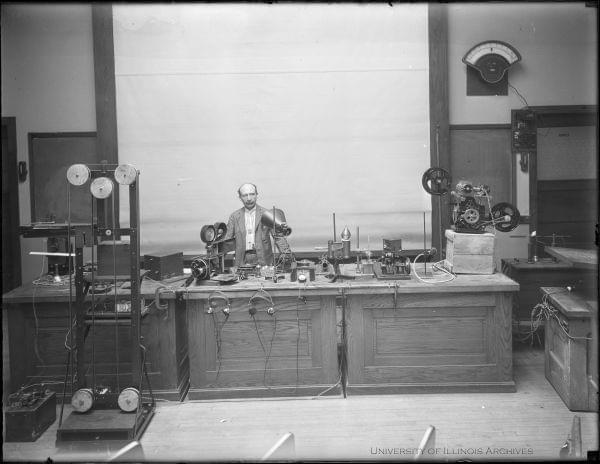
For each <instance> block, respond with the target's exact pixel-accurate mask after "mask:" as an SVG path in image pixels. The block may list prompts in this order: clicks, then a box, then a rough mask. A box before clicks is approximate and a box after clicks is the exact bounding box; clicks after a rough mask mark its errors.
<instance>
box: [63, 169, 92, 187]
mask: <svg viewBox="0 0 600 464" xmlns="http://www.w3.org/2000/svg"><path fill="white" fill-rule="evenodd" d="M89 178H90V169H89V168H88V167H87V166H86V165H85V164H73V165H72V166H71V167H69V169H67V180H68V181H69V183H70V184H72V185H83V184H85V183H86V182H87V181H88V179H89Z"/></svg>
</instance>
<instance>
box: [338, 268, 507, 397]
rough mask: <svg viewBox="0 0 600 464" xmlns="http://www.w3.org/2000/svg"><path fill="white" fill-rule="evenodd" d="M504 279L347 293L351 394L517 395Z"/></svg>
mask: <svg viewBox="0 0 600 464" xmlns="http://www.w3.org/2000/svg"><path fill="white" fill-rule="evenodd" d="M517 289H518V286H517V284H516V283H514V282H513V281H512V280H510V279H508V278H507V277H505V276H503V275H502V274H494V275H469V276H459V277H458V278H457V279H456V280H454V281H453V282H449V283H445V284H438V285H435V286H434V285H423V284H422V283H419V282H413V281H402V282H398V288H397V290H396V292H397V295H396V304H395V305H394V296H393V294H392V293H393V292H391V291H390V289H389V288H387V289H386V288H378V289H376V290H375V289H370V290H366V289H365V290H363V291H362V292H361V291H360V290H358V289H352V290H349V291H348V295H347V309H346V325H347V331H348V386H347V391H348V394H349V395H351V394H355V393H358V394H375V393H421V392H429V391H431V392H448V391H456V392H470V391H474V392H477V391H488V392H489V391H494V392H498V391H501V392H514V391H515V383H514V379H513V368H512V332H511V310H512V293H513V292H515V291H516V290H517Z"/></svg>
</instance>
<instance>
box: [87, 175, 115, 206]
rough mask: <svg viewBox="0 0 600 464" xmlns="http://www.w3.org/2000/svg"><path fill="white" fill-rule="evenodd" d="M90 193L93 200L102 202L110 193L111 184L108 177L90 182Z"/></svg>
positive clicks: (111, 189)
mask: <svg viewBox="0 0 600 464" xmlns="http://www.w3.org/2000/svg"><path fill="white" fill-rule="evenodd" d="M90 191H91V192H92V195H93V196H94V197H95V198H98V199H100V200H104V199H105V198H108V197H109V196H110V194H111V193H112V191H113V182H112V180H110V179H109V178H108V177H98V178H96V179H94V180H93V181H92V185H90Z"/></svg>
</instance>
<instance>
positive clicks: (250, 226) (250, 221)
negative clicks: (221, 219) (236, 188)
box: [244, 206, 256, 250]
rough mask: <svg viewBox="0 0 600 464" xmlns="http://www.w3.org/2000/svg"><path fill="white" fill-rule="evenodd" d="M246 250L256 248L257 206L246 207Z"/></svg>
mask: <svg viewBox="0 0 600 464" xmlns="http://www.w3.org/2000/svg"><path fill="white" fill-rule="evenodd" d="M244 216H245V219H246V250H254V249H256V246H255V244H254V228H255V226H256V206H255V207H254V208H252V209H251V210H248V209H246V211H245V215H244Z"/></svg>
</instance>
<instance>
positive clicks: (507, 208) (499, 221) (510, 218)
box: [490, 202, 521, 232]
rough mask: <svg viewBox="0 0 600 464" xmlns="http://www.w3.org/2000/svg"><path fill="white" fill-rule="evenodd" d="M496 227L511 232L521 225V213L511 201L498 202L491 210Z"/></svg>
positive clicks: (501, 230)
mask: <svg viewBox="0 0 600 464" xmlns="http://www.w3.org/2000/svg"><path fill="white" fill-rule="evenodd" d="M490 213H491V215H492V219H493V220H494V227H495V228H496V230H499V231H500V232H510V231H511V230H514V229H515V228H516V227H517V226H518V225H519V220H520V218H521V213H519V210H518V209H517V208H515V207H514V206H513V205H511V204H510V203H505V202H502V203H497V204H495V205H494V206H492V209H491V210H490Z"/></svg>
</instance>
